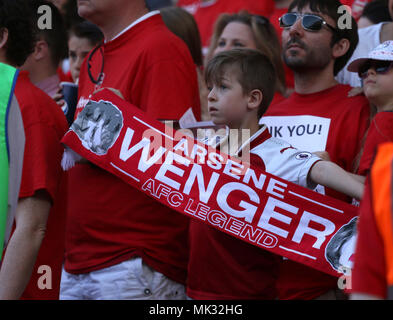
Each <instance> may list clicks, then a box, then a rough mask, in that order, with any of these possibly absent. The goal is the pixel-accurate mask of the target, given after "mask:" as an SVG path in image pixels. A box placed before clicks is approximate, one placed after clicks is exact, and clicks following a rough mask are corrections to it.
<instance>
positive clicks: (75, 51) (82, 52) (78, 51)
mask: <svg viewBox="0 0 393 320" xmlns="http://www.w3.org/2000/svg"><path fill="white" fill-rule="evenodd" d="M103 39H104V35H103V34H102V32H101V30H100V29H99V28H98V27H97V26H96V25H94V24H93V23H91V22H88V21H83V22H81V23H78V24H76V25H75V26H73V27H72V28H71V30H70V32H69V36H68V57H69V60H70V71H71V76H72V80H73V81H74V82H75V83H78V79H79V71H80V68H81V65H82V62H83V60H84V59H85V57H86V56H87V55H88V53H89V52H90V51H91V50H93V48H94V47H95V46H97V45H98V44H99V43H100V42H101V41H102V40H103Z"/></svg>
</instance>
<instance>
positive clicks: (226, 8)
mask: <svg viewBox="0 0 393 320" xmlns="http://www.w3.org/2000/svg"><path fill="white" fill-rule="evenodd" d="M273 9H274V1H273V0H264V1H255V0H212V1H208V2H205V3H201V4H200V5H199V7H198V8H197V10H196V12H195V14H194V18H195V21H196V23H197V25H198V28H199V32H200V35H201V41H202V47H204V48H206V47H208V46H209V43H210V37H211V35H212V33H213V28H214V24H215V22H216V20H217V18H218V17H219V15H220V14H222V13H237V12H239V11H240V10H247V11H248V12H249V13H251V14H259V15H262V16H265V17H269V16H270V14H271V13H272V12H273Z"/></svg>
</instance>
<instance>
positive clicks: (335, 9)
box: [288, 0, 359, 76]
mask: <svg viewBox="0 0 393 320" xmlns="http://www.w3.org/2000/svg"><path fill="white" fill-rule="evenodd" d="M342 5H343V4H342V3H341V2H340V1H339V0H294V1H293V2H292V3H291V5H290V6H289V8H288V12H292V11H293V10H294V9H295V8H297V9H298V10H302V9H303V8H305V7H307V6H309V8H310V10H311V12H315V13H317V12H319V13H322V14H325V15H327V16H329V17H330V18H332V19H333V20H334V21H335V22H336V24H337V27H336V32H334V33H333V38H332V43H331V46H333V45H334V44H335V43H337V42H338V41H340V40H341V39H348V40H349V43H350V46H349V49H348V51H347V52H346V53H345V54H344V55H343V56H341V57H339V58H337V59H336V61H335V63H334V75H335V76H336V75H337V74H338V73H339V72H340V70H341V69H342V68H344V66H345V65H346V64H347V62H348V61H349V59H350V58H351V57H352V54H353V52H354V51H355V49H356V47H357V45H358V43H359V36H358V26H357V23H356V20H355V19H354V18H353V17H351V19H352V22H351V28H339V26H338V22H339V19H340V18H341V16H342V14H341V13H339V8H340V7H341V6H342Z"/></svg>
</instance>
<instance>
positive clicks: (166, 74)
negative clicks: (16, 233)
mask: <svg viewBox="0 0 393 320" xmlns="http://www.w3.org/2000/svg"><path fill="white" fill-rule="evenodd" d="M149 15H151V14H149ZM145 18H146V19H144V20H143V21H141V22H139V23H137V24H136V25H134V26H133V27H131V28H130V29H128V30H127V31H125V32H124V33H122V34H121V35H120V36H118V37H117V38H115V39H114V40H112V41H109V42H107V43H106V44H105V45H104V47H103V50H104V52H105V54H104V55H105V56H104V60H105V67H104V80H103V84H102V86H101V87H111V88H115V89H117V90H119V91H120V92H121V93H122V94H123V96H124V97H125V100H127V101H129V102H131V103H132V104H133V105H136V106H138V107H139V108H141V109H142V110H143V111H145V112H146V113H147V114H148V115H150V116H152V117H155V118H156V119H179V118H180V117H181V116H182V115H183V114H184V112H185V111H186V110H187V109H189V108H192V109H193V111H194V115H195V116H196V118H197V119H198V118H199V114H200V106H199V91H198V81H197V75H196V68H195V65H194V64H193V61H192V58H191V55H190V53H189V51H188V48H187V47H186V45H185V44H184V43H183V42H182V41H181V40H180V39H179V38H178V37H176V36H175V35H174V34H172V33H171V32H170V31H169V30H168V29H167V28H166V26H165V24H164V22H163V21H162V19H161V16H160V15H158V14H155V15H153V16H150V17H149V16H146V17H145ZM101 62H102V57H101V55H100V50H98V51H97V52H96V55H95V56H94V57H93V59H92V68H91V69H92V74H93V75H94V76H95V77H97V75H98V73H99V71H100V70H101ZM86 67H87V66H86V61H85V62H84V64H83V65H82V68H81V75H80V82H79V96H80V99H79V104H78V111H80V110H81V109H82V108H83V107H84V105H85V104H86V101H87V99H88V98H89V95H90V94H91V93H92V92H93V91H94V89H95V86H94V84H93V83H92V82H91V81H90V79H89V77H88V74H87V68H86ZM69 186H70V189H69V202H68V218H69V219H68V223H67V236H66V261H65V269H66V270H67V271H68V272H70V273H75V274H78V273H85V272H90V271H93V270H99V269H102V268H104V267H108V266H111V265H114V264H117V263H120V262H122V261H125V260H127V259H129V258H131V257H133V256H140V257H142V258H143V259H144V261H145V262H146V263H147V264H148V265H150V266H151V267H152V268H154V269H155V270H157V271H159V272H161V273H163V274H165V275H166V276H168V277H169V278H171V279H173V280H175V281H178V282H184V281H185V278H186V270H187V262H188V248H187V238H188V218H187V217H185V216H183V215H180V214H178V213H176V212H175V211H172V210H170V209H169V208H167V207H165V206H164V205H162V204H160V203H158V202H156V201H154V200H152V199H151V198H149V197H148V196H146V195H144V194H143V193H142V192H140V191H138V190H136V189H135V188H133V187H131V186H129V185H127V184H126V183H124V182H123V181H122V180H120V179H119V178H117V177H115V176H114V175H112V174H110V173H108V172H106V171H104V170H102V169H100V168H98V167H96V166H94V165H90V164H77V165H76V166H75V167H74V168H72V169H71V170H70V171H69Z"/></svg>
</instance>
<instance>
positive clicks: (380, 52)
mask: <svg viewBox="0 0 393 320" xmlns="http://www.w3.org/2000/svg"><path fill="white" fill-rule="evenodd" d="M367 60H382V61H393V41H392V40H388V41H385V42H384V43H382V44H380V45H379V46H378V47H376V48H375V49H373V50H371V51H370V52H369V54H368V55H367V57H361V58H358V59H355V60H353V61H352V62H351V63H350V64H349V66H348V67H347V69H348V71H351V72H358V69H359V67H360V66H361V65H362V64H363V63H364V62H366V61H367Z"/></svg>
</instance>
